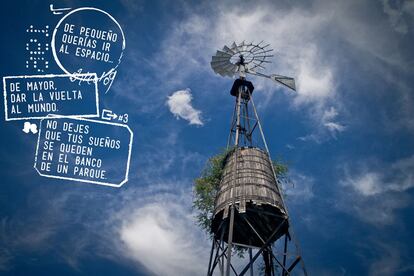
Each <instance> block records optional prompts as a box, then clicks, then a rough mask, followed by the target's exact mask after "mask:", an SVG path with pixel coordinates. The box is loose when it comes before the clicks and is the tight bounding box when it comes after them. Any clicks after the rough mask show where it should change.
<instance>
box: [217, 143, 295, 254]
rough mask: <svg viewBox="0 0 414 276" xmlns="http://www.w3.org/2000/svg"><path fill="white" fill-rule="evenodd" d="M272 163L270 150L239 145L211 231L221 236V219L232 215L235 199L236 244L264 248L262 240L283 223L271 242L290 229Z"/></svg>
mask: <svg viewBox="0 0 414 276" xmlns="http://www.w3.org/2000/svg"><path fill="white" fill-rule="evenodd" d="M236 151H237V153H236ZM236 154H237V168H236V166H235V159H236ZM271 166H272V163H271V161H270V159H269V157H268V155H267V153H266V152H264V151H263V150H261V149H259V148H253V147H244V148H237V150H235V151H233V152H232V153H230V154H229V156H228V157H227V160H226V162H225V166H224V171H223V176H222V179H221V182H220V188H219V192H218V194H217V197H216V199H215V208H214V214H213V221H212V232H213V233H214V234H215V235H216V237H217V238H220V232H221V231H220V229H219V227H220V225H221V222H222V221H223V220H227V219H228V218H229V214H230V212H229V207H230V206H231V204H232V203H233V202H235V205H236V206H237V209H238V211H236V212H235V220H234V232H233V242H234V243H236V244H241V245H247V246H254V247H261V246H262V245H263V241H262V240H265V241H266V240H267V239H268V238H269V237H270V235H271V234H272V233H273V231H274V230H275V229H276V228H277V227H278V226H279V225H280V223H281V222H282V221H284V224H283V226H282V227H281V228H280V230H279V232H278V233H277V234H276V235H275V236H274V237H273V239H272V241H275V240H277V239H278V238H279V237H280V236H282V235H283V234H285V233H286V232H287V229H288V223H287V221H286V219H287V214H286V211H285V207H284V206H283V202H282V199H281V197H280V191H279V188H278V186H277V185H276V179H275V177H274V175H273V171H272V167H271ZM232 190H233V191H232ZM252 227H253V228H254V229H255V230H253V229H252ZM226 229H228V227H226ZM255 232H257V233H258V234H259V235H260V238H259V237H258V235H257V234H256V233H255ZM227 236H228V231H226V232H225V233H224V240H225V241H226V240H227Z"/></svg>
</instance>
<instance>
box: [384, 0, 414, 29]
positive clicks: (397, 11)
mask: <svg viewBox="0 0 414 276" xmlns="http://www.w3.org/2000/svg"><path fill="white" fill-rule="evenodd" d="M381 2H382V5H383V9H384V13H385V14H386V15H387V16H388V19H389V21H390V24H391V26H392V27H393V28H394V30H395V31H396V32H399V33H401V34H407V33H408V31H409V29H410V23H411V21H410V20H412V17H413V16H414V3H413V2H412V1H390V0H381Z"/></svg>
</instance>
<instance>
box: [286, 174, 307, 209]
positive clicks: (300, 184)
mask: <svg viewBox="0 0 414 276" xmlns="http://www.w3.org/2000/svg"><path fill="white" fill-rule="evenodd" d="M283 184H284V185H283V190H284V192H285V194H286V200H287V201H288V202H291V203H292V204H298V203H304V202H306V201H308V200H309V199H311V198H312V197H313V196H314V194H313V191H312V187H313V184H314V179H313V178H312V177H310V176H307V175H304V174H302V173H299V172H297V171H295V170H292V171H291V172H290V173H289V181H287V183H283Z"/></svg>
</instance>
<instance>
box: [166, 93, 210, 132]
mask: <svg viewBox="0 0 414 276" xmlns="http://www.w3.org/2000/svg"><path fill="white" fill-rule="evenodd" d="M192 99H193V96H192V95H191V90H190V89H185V90H179V91H176V92H174V93H173V94H172V95H171V96H169V97H168V100H167V105H168V107H169V109H170V111H171V113H172V114H174V116H175V117H177V118H182V119H184V120H186V121H188V122H189V123H190V125H199V126H202V125H203V122H202V121H201V111H199V110H197V109H195V108H194V107H192V105H191V100H192Z"/></svg>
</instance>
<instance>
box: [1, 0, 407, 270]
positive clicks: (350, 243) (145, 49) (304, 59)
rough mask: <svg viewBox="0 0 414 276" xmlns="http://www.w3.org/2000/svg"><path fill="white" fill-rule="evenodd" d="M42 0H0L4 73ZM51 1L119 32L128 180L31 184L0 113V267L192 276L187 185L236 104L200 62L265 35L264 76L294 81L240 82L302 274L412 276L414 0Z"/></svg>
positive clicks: (29, 162)
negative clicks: (250, 99) (93, 14)
mask: <svg viewBox="0 0 414 276" xmlns="http://www.w3.org/2000/svg"><path fill="white" fill-rule="evenodd" d="M49 4H51V3H49V2H45V1H9V2H7V3H3V7H2V9H1V16H0V20H1V28H2V43H1V46H0V47H1V51H0V56H1V58H0V61H1V62H0V74H1V76H10V75H24V74H29V73H33V72H31V71H30V70H28V69H27V68H25V61H26V59H27V53H26V52H25V43H26V40H27V33H26V28H28V26H30V25H36V26H44V25H47V24H48V25H50V26H51V27H52V28H53V27H54V26H55V25H56V23H57V22H58V20H59V19H60V17H59V16H58V15H52V13H51V12H50V11H49ZM53 4H54V5H55V7H71V8H78V7H83V6H93V7H96V8H100V9H102V10H105V11H107V12H108V13H110V14H111V15H112V16H113V17H114V18H116V19H117V21H118V22H119V24H120V25H121V26H122V29H123V31H124V34H125V39H126V49H125V51H124V56H123V58H122V62H121V64H120V65H119V67H118V74H117V77H116V79H115V81H114V83H113V86H112V87H111V89H110V91H109V92H108V93H106V94H101V95H100V100H101V108H109V109H111V110H113V111H115V112H117V113H128V114H129V123H128V124H129V126H130V127H131V129H132V130H133V131H134V144H133V152H132V159H131V171H130V177H129V182H128V183H126V184H125V185H124V186H123V187H122V188H119V189H116V188H111V187H104V186H98V185H92V184H87V183H80V182H79V183H77V182H73V181H66V180H56V179H48V178H44V177H41V176H39V175H38V174H37V173H36V171H35V170H34V169H33V162H34V153H35V147H36V136H35V135H32V134H25V133H24V132H22V131H21V129H22V127H23V122H18V121H16V122H5V121H4V120H3V123H2V127H1V130H0V131H1V136H0V137H1V138H0V139H1V141H0V145H1V148H0V160H1V161H0V162H1V166H0V173H1V181H0V182H1V183H0V274H2V275H3V274H4V275H45V274H54V275H78V274H79V275H91V274H92V275H94V274H103V273H106V274H112V275H152V274H155V275H202V274H204V273H205V271H206V269H207V263H208V254H209V246H210V245H209V242H208V240H207V238H206V236H205V234H204V233H202V232H201V231H200V230H199V229H198V227H197V226H196V225H195V221H194V213H193V212H192V210H191V201H192V191H191V187H192V181H193V179H194V178H196V177H197V176H198V175H199V173H200V172H201V170H202V168H203V166H204V164H205V162H206V160H207V159H208V157H210V156H212V155H214V154H215V153H217V152H219V151H220V150H221V149H223V148H224V147H225V146H226V142H227V135H228V131H229V126H230V119H231V112H232V110H233V104H234V102H233V101H234V99H233V98H232V97H231V96H230V95H229V89H230V87H231V85H232V80H231V79H230V78H223V77H221V76H218V75H215V74H214V72H213V71H212V70H211V68H210V64H209V63H210V59H211V56H212V55H213V54H214V53H215V51H216V50H217V49H220V48H222V47H223V46H224V45H230V44H231V43H232V42H233V41H236V42H241V41H243V40H245V41H254V42H260V41H261V40H265V41H267V42H268V43H271V45H272V47H273V48H274V49H275V56H274V57H273V60H272V61H273V63H272V64H270V65H269V66H268V67H267V72H269V73H278V74H282V75H287V76H293V77H295V78H296V81H297V90H298V91H297V92H296V93H292V92H289V91H286V90H285V89H284V88H282V87H280V86H276V85H275V84H274V83H272V82H271V81H269V80H266V79H259V78H255V77H251V78H250V80H251V81H253V83H254V84H255V88H256V89H255V93H254V97H255V103H256V105H257V107H258V112H259V115H260V117H261V120H262V124H263V127H264V132H265V135H266V139H267V142H268V144H269V148H270V152H271V155H272V157H273V158H275V159H281V160H284V161H285V162H286V163H287V164H288V165H289V169H290V178H291V179H292V181H293V182H294V185H289V186H287V187H284V189H285V193H286V194H287V205H288V209H289V212H290V214H291V219H292V222H293V226H294V229H295V233H296V236H297V238H298V240H299V242H300V245H301V248H302V253H303V257H304V259H305V263H306V266H307V268H308V270H309V272H310V274H311V275H412V274H413V273H414V255H413V252H412V250H411V249H412V248H413V247H414V244H413V240H414V239H413V233H414V224H413V220H412V218H413V215H414V205H413V197H414V193H413V187H414V142H413V138H414V116H413V113H414V94H413V93H414V91H413V90H414V89H413V87H414V70H413V68H414V52H413V50H412V49H413V45H414V43H413V42H414V36H413V34H414V3H413V2H412V1H391V0H381V1H380V0H379V1H356V0H355V1H354V0H351V1H328V0H319V1H295V2H293V1H254V2H253V1H252V2H249V1H234V2H230V1H220V2H218V1H217V2H215V1H204V2H196V1H194V2H190V1H171V2H166V1H130V0H121V1H110V2H109V1H108V2H102V1H60V2H59V1H56V2H53ZM47 54H49V57H50V58H51V60H53V59H52V54H51V53H50V52H48V53H47ZM48 70H49V71H48V72H49V73H63V72H62V70H61V69H60V68H59V67H58V66H57V65H56V64H53V62H52V64H51V65H50V68H48ZM1 105H2V108H4V104H3V103H2V104H1ZM33 122H35V121H33Z"/></svg>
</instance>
